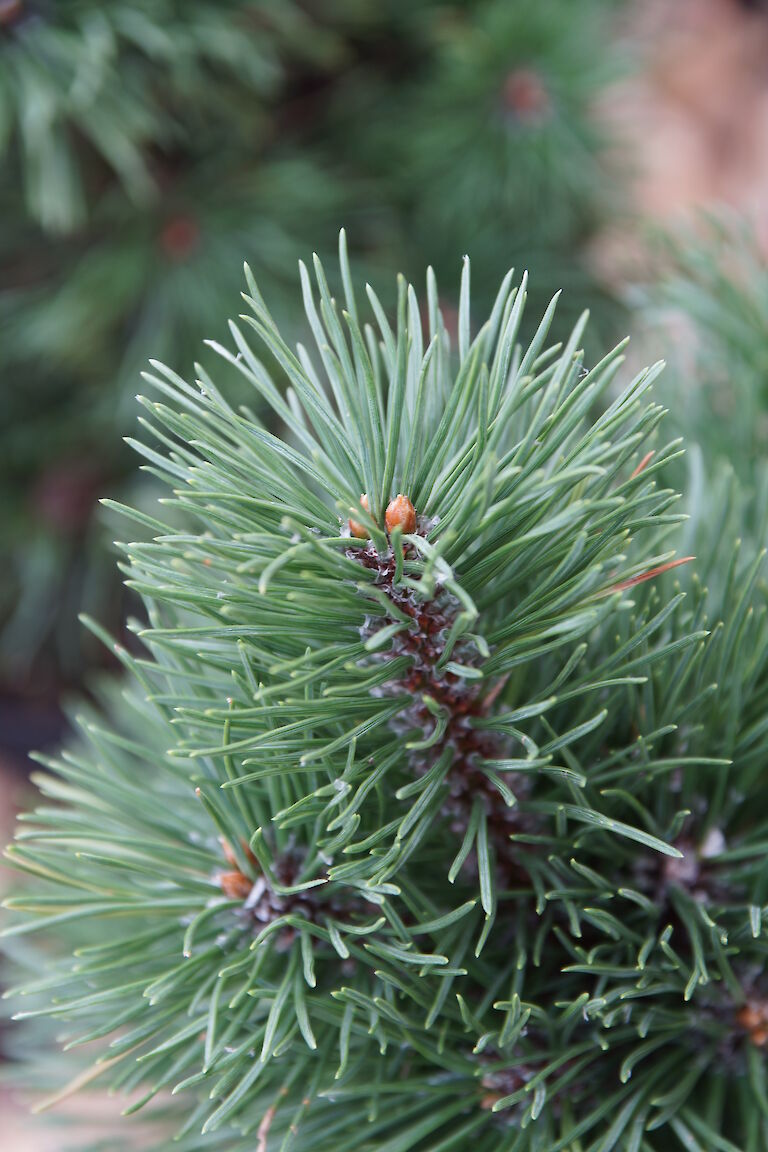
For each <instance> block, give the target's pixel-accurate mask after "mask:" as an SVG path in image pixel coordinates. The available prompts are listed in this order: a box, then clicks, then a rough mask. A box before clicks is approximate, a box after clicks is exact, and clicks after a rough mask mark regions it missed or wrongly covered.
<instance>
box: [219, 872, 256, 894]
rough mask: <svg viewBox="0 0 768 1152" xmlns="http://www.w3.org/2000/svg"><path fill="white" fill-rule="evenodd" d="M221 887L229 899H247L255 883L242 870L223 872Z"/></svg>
mask: <svg viewBox="0 0 768 1152" xmlns="http://www.w3.org/2000/svg"><path fill="white" fill-rule="evenodd" d="M219 887H220V888H221V890H222V892H223V893H224V895H225V896H226V897H227V899H228V900H247V899H248V897H249V896H250V894H251V889H252V888H253V883H252V882H251V881H250V880H249V879H248V877H247V876H244V875H243V873H242V872H222V874H221V876H219Z"/></svg>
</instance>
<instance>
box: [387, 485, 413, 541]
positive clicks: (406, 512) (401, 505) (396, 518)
mask: <svg viewBox="0 0 768 1152" xmlns="http://www.w3.org/2000/svg"><path fill="white" fill-rule="evenodd" d="M384 519H385V521H386V524H387V532H394V530H395V528H397V526H398V524H399V525H400V527H401V528H402V530H403V532H404V533H405V534H406V535H407V534H408V533H409V532H415V531H416V509H415V508H414V506H413V504H411V502H410V500H409V499H408V497H407V496H403V494H402V492H398V494H397V496H395V498H394V500H390V502H389V504H388V505H387V511H386V513H385V515H384Z"/></svg>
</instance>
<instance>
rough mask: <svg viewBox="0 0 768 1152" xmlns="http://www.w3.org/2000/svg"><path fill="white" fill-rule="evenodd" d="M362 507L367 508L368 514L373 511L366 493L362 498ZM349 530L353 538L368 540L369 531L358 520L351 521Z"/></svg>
mask: <svg viewBox="0 0 768 1152" xmlns="http://www.w3.org/2000/svg"><path fill="white" fill-rule="evenodd" d="M360 507H361V508H365V510H366V512H370V510H371V509H370V505H369V503H368V497H367V496H366V495H365V493H363V495H362V496H361V497H360ZM349 530H350V532H351V533H352V535H353V536H357V538H358V540H367V539H368V529H367V528H366V527H365V525H364V524H361V523H360V522H359V521H358V520H352V519H350V521H349Z"/></svg>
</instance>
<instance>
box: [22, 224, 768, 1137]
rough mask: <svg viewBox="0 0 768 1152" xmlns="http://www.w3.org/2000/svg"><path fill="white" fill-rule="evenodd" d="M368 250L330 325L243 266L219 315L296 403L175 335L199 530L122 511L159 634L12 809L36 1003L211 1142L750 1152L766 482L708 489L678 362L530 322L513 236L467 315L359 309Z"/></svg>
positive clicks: (155, 433)
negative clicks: (300, 317) (278, 305)
mask: <svg viewBox="0 0 768 1152" xmlns="http://www.w3.org/2000/svg"><path fill="white" fill-rule="evenodd" d="M341 256H342V261H341V267H342V275H341V280H342V282H343V284H344V292H343V296H344V303H343V305H342V304H340V303H338V302H337V301H335V300H334V299H332V298H331V296H330V295H329V293H328V291H327V288H326V281H325V277H324V274H323V272H322V268H321V266H320V265H319V264H318V265H317V266H316V281H317V282H316V286H315V287H313V286H312V284H311V282H310V278H309V276H308V274H307V273H306V272H305V270H302V283H303V290H304V300H305V305H306V307H307V313H308V323H309V328H310V330H311V331H312V333H313V336H314V339H315V342H316V349H315V351H314V352H313V353H312V354H310V353H309V352H308V351H305V350H304V349H303V348H299V350H298V352H297V353H296V354H294V352H293V351H291V349H290V348H289V347H288V345H287V344H285V343H284V341H283V339H282V337H281V335H280V333H279V330H278V329H277V327H276V326H275V324H274V321H273V320H272V318H271V316H270V313H269V312H268V311H267V308H266V305H265V304H264V302H263V300H262V297H261V295H260V294H259V292H258V290H257V288H256V285H255V283H254V282H253V279H252V278H251V277H250V275H249V276H248V293H247V295H246V303H247V305H248V309H249V311H248V313H247V314H246V315H245V316H244V317H243V318H242V323H241V324H240V325H238V326H235V325H233V326H232V340H233V342H234V347H235V349H236V350H237V356H236V357H235V356H234V355H233V354H232V353H230V352H228V351H226V349H225V348H220V349H218V350H219V351H220V352H221V353H222V355H223V357H224V359H225V360H226V361H227V362H228V363H229V364H230V366H232V367H235V368H236V369H237V370H238V371H239V373H240V374H241V375H242V376H243V378H244V379H245V380H246V381H247V383H248V384H249V385H250V387H251V388H252V389H253V390H254V392H255V394H256V395H257V396H259V397H260V402H261V404H262V405H265V406H269V407H270V408H272V410H273V412H274V413H275V415H276V416H277V417H278V418H279V420H280V421H281V423H282V425H283V427H284V430H285V431H284V435H283V436H282V437H278V436H276V435H275V434H273V433H272V432H270V431H269V430H268V425H267V423H266V421H264V422H262V421H261V420H260V419H259V418H258V417H257V416H255V415H254V414H253V413H252V412H251V411H249V410H248V409H246V408H235V407H233V406H232V405H230V404H229V402H228V400H227V398H226V396H225V395H224V394H223V393H222V392H221V391H219V389H218V388H217V386H216V384H215V383H214V381H213V379H212V378H211V377H210V376H209V375H208V374H207V373H206V372H204V371H202V370H200V372H199V373H198V383H197V385H196V386H193V385H190V384H188V383H186V382H185V381H184V380H183V379H182V378H180V377H179V376H177V375H176V374H175V373H174V372H172V371H170V370H169V369H166V368H163V367H161V366H160V365H155V366H154V370H153V372H152V373H151V374H149V375H148V377H147V380H148V382H149V384H150V385H151V386H152V389H153V393H154V396H155V398H154V399H153V398H148V399H145V400H143V404H144V406H145V409H146V411H147V419H146V421H145V424H146V430H147V432H148V433H151V435H152V442H151V443H142V444H140V445H137V447H138V448H139V450H140V451H141V452H142V453H143V454H144V456H145V458H146V459H147V461H148V465H149V468H150V470H151V471H152V472H154V473H155V474H156V476H157V477H158V478H160V479H162V480H163V482H164V483H166V484H167V485H168V486H169V487H170V489H171V490H172V494H171V495H169V496H168V497H167V498H166V500H165V501H164V504H165V505H166V507H167V511H168V516H169V517H173V523H175V524H178V523H182V524H183V528H182V529H181V530H179V528H178V527H173V525H172V524H171V523H170V522H169V523H168V524H166V523H165V522H164V518H165V514H164V513H163V512H162V511H152V513H151V514H147V513H145V512H141V513H131V512H130V511H129V510H127V509H125V510H124V511H126V513H127V514H128V515H129V516H131V517H132V520H133V524H134V525H135V527H136V529H137V538H136V539H135V541H134V542H132V543H127V544H125V545H123V546H122V550H123V553H124V557H125V560H124V567H125V571H126V573H127V576H128V581H129V584H130V585H131V586H132V587H133V588H134V589H135V590H136V591H137V592H138V593H139V594H140V595H141V596H142V598H143V600H144V603H145V606H146V610H147V614H148V618H149V626H148V627H142V626H137V627H138V628H139V630H140V632H141V637H142V639H143V641H144V644H145V645H146V651H147V654H146V655H145V656H143V657H141V658H135V657H132V656H129V655H128V654H127V653H126V652H125V651H124V650H123V649H120V650H119V653H118V654H119V656H120V658H121V659H122V660H123V662H124V663H125V665H126V666H127V668H128V670H129V674H130V675H129V687H128V689H127V694H126V698H125V700H120V699H119V698H115V699H114V700H113V701H111V702H110V703H109V705H108V706H107V707H105V709H104V711H103V712H102V713H101V714H98V713H95V714H89V715H86V717H85V718H84V721H83V725H82V728H83V734H82V738H81V742H80V744H79V745H77V746H75V747H74V748H73V749H71V750H70V751H68V752H65V753H64V754H63V755H62V756H61V757H58V758H55V759H54V760H53V761H51V762H50V765H49V772H48V773H46V774H45V775H44V776H42V777H41V778H40V781H39V782H40V786H41V788H42V790H43V792H44V794H45V796H46V802H45V804H44V806H43V807H41V808H40V809H39V810H38V812H37V813H36V814H34V815H32V816H31V817H29V818H28V819H27V820H25V821H24V823H23V825H22V829H23V830H22V832H21V834H20V836H19V837H18V838H17V841H16V843H15V845H14V846H13V847H12V848H11V850H10V854H11V858H12V859H13V861H14V862H15V863H16V864H18V865H19V866H20V867H22V868H23V869H25V870H27V871H29V872H30V873H32V875H33V877H34V878H35V879H33V881H32V882H31V883H30V884H29V886H28V887H27V888H25V889H24V890H23V891H22V892H20V893H19V895H18V896H17V897H15V898H14V899H13V900H12V901H11V904H12V906H13V907H15V908H17V909H20V910H24V911H25V912H26V913H27V916H25V917H24V918H23V919H21V920H20V921H19V922H18V926H17V927H16V928H13V929H11V931H12V932H17V933H22V934H26V933H28V932H30V931H39V932H41V933H42V939H43V941H45V947H46V948H47V949H48V950H49V952H50V956H51V958H50V959H48V960H47V961H46V965H45V971H44V973H43V974H42V978H41V979H40V980H38V981H37V983H36V984H35V985H34V986H33V987H32V988H30V989H28V995H29V996H30V997H31V1003H32V1008H31V1015H32V1016H33V1017H34V1018H35V1019H37V1018H38V1014H39V1015H41V1016H43V1017H45V1016H48V1015H52V1016H53V1017H54V1018H55V1019H57V1020H60V1021H61V1022H62V1025H61V1026H62V1027H63V1029H64V1035H65V1038H66V1039H67V1040H68V1042H70V1043H72V1042H75V1043H78V1042H83V1041H85V1040H88V1039H91V1040H98V1041H99V1043H100V1046H101V1051H102V1053H103V1056H104V1057H106V1061H105V1064H104V1068H103V1071H102V1073H101V1078H100V1081H99V1082H101V1083H103V1084H105V1085H106V1084H107V1083H109V1084H111V1085H112V1086H114V1087H118V1088H120V1089H121V1090H124V1091H129V1090H134V1089H135V1090H138V1093H139V1095H138V1100H139V1102H143V1101H146V1100H148V1099H149V1098H150V1097H152V1096H154V1095H155V1094H157V1093H160V1094H161V1098H162V1097H165V1094H166V1093H167V1091H168V1090H169V1089H173V1090H175V1091H177V1092H178V1093H179V1094H180V1095H181V1097H182V1101H181V1109H180V1113H179V1118H178V1124H179V1126H180V1127H181V1128H183V1130H184V1132H185V1138H184V1139H185V1140H186V1143H185V1142H184V1141H182V1143H181V1145H180V1147H182V1148H185V1149H188V1150H189V1152H192V1149H198V1148H200V1149H204V1148H209V1147H210V1148H219V1149H222V1150H223V1149H227V1150H228V1152H232V1150H236V1152H240V1149H242V1150H243V1152H245V1149H252V1148H253V1147H254V1146H255V1147H257V1148H258V1149H259V1152H264V1150H267V1152H276V1150H277V1149H286V1150H287V1149H289V1148H294V1149H296V1152H301V1150H302V1149H310V1148H311V1149H312V1150H313V1152H326V1150H327V1152H331V1149H334V1150H339V1152H352V1149H355V1150H360V1149H362V1150H364V1152H407V1150H409V1149H413V1150H414V1152H447V1150H448V1149H457V1150H458V1149H463V1148H466V1147H467V1146H469V1144H470V1143H471V1145H472V1146H473V1147H477V1149H478V1150H479V1152H610V1150H611V1149H615V1150H617V1152H619V1150H620V1152H673V1150H675V1152H677V1150H680V1149H685V1150H691V1149H693V1150H694V1152H696V1150H698V1149H702V1150H706V1152H709V1150H710V1149H713V1150H715V1149H716V1150H723V1152H733V1149H739V1150H740V1152H761V1150H762V1149H763V1148H764V1147H765V1144H766V1139H767V1138H768V1119H767V1117H768V1106H767V1105H766V1097H765V1089H764V1083H763V1078H764V1057H763V1046H764V1043H765V1041H768V1034H766V1036H765V1040H764V1039H763V1034H762V1030H761V1029H762V1024H761V1021H762V1018H763V1014H765V1015H766V1018H767V1019H768V989H766V987H765V985H764V975H763V969H764V961H765V905H766V894H765V885H766V880H767V879H768V877H766V870H765V845H766V842H767V840H768V836H767V833H768V828H767V825H768V809H767V808H766V799H765V789H764V788H763V787H762V786H761V771H762V765H763V761H764V756H765V750H766V733H768V722H766V720H765V714H766V704H768V699H767V696H768V676H767V669H766V659H767V657H766V653H767V652H768V647H767V646H766V617H765V593H766V586H765V572H764V562H763V556H762V554H759V555H757V556H756V557H755V555H754V554H753V553H752V549H751V547H745V548H744V549H739V548H737V547H735V546H734V545H733V544H732V543H731V539H732V532H733V530H734V528H736V521H737V520H738V519H739V518H740V519H741V520H742V521H743V524H744V527H745V529H747V530H748V532H749V534H750V535H751V536H755V537H757V538H762V537H763V536H764V529H765V507H766V505H765V500H764V498H762V496H761V498H759V499H757V498H755V499H753V500H752V501H751V502H750V501H745V500H744V498H742V497H740V496H739V495H738V492H737V490H736V489H735V488H734V486H733V484H732V482H730V481H728V480H727V479H723V480H722V481H719V482H717V483H711V484H707V486H706V487H705V488H704V489H703V490H701V491H698V490H697V486H696V484H695V483H694V484H693V491H692V498H691V507H692V508H693V509H694V510H695V511H696V513H697V514H696V515H695V516H694V517H693V519H692V520H691V521H688V522H687V523H681V516H680V514H679V511H678V509H677V503H676V496H675V494H674V492H672V491H670V490H669V489H668V488H666V487H665V484H664V476H665V474H666V473H667V472H668V471H669V468H670V466H671V464H672V461H673V460H674V459H675V458H676V457H677V456H678V455H679V444H678V443H677V442H672V443H669V444H666V445H665V441H664V439H663V436H662V437H660V434H659V423H660V419H661V416H662V410H661V409H660V408H659V407H658V405H656V404H655V403H654V402H653V400H652V399H650V389H651V386H652V384H653V382H654V379H655V377H656V375H657V374H658V368H654V369H651V370H649V371H645V372H642V373H640V374H639V375H638V376H637V377H636V378H635V379H634V380H631V381H629V382H627V383H625V384H624V385H623V386H622V387H621V388H619V385H618V383H617V379H618V373H619V369H620V366H621V359H622V358H621V350H620V349H618V350H616V351H614V352H612V353H610V354H608V355H607V356H606V357H604V358H603V359H602V360H600V361H599V362H597V363H589V364H585V362H584V356H583V353H582V352H581V351H580V347H581V344H582V334H583V328H584V320H582V321H580V322H579V323H578V324H577V326H576V329H575V330H574V332H573V334H572V336H571V338H570V339H569V340H568V342H567V343H566V345H565V346H564V347H559V346H550V345H549V344H548V340H547V330H548V327H549V324H550V322H551V319H552V314H553V312H552V309H550V310H549V311H548V312H547V315H546V316H545V318H544V320H543V321H542V323H541V325H540V326H539V328H538V330H537V332H536V335H535V337H534V339H533V342H532V344H530V346H526V344H525V343H523V344H521V343H520V342H519V340H518V333H519V330H520V326H521V323H522V311H523V306H524V301H525V292H524V286H523V287H521V288H518V289H513V288H512V287H511V285H512V280H511V278H510V277H507V278H506V279H505V281H504V283H503V285H502V288H501V290H500V292H499V295H498V297H497V299H496V303H495V305H494V307H493V309H492V311H491V314H490V317H489V319H488V320H487V322H486V323H485V324H484V325H483V326H482V327H481V328H480V329H479V330H478V331H477V333H476V335H473V329H472V327H471V325H470V308H469V266H468V264H466V265H465V269H464V274H463V279H462V287H461V290H460V293H459V295H460V300H461V306H460V309H459V315H458V322H457V328H458V348H457V349H456V350H451V347H450V342H449V339H448V336H447V334H446V330H445V324H444V322H443V319H442V316H441V313H440V310H439V307H438V299H437V290H436V286H435V282H434V279H433V278H432V276H431V275H430V276H429V277H428V282H427V298H426V303H425V304H424V305H421V306H420V304H419V301H418V299H417V296H416V294H415V293H414V291H413V290H412V289H411V288H409V287H408V286H407V285H406V283H405V282H404V281H402V280H401V281H400V282H399V284H398V306H397V312H396V315H397V319H396V322H395V323H394V324H393V325H392V326H390V322H389V321H388V319H387V317H386V313H385V311H384V310H383V309H382V308H381V306H380V305H379V303H378V300H377V298H376V297H375V295H374V294H373V293H369V298H370V299H369V303H370V309H371V312H370V322H364V319H365V318H364V316H363V314H362V305H361V302H360V301H359V300H356V298H355V296H354V295H353V293H352V286H351V277H350V273H349V269H348V265H347V261H346V252H345V245H344V243H343V238H342V249H341ZM367 315H368V310H366V316H367ZM423 316H425V317H426V321H425V322H423V321H422V317H423ZM254 335H255V337H256V339H257V340H258V343H259V349H260V351H261V353H262V354H264V353H266V354H267V355H268V357H269V359H270V361H272V362H275V363H277V364H278V365H279V367H280V369H281V370H282V372H283V373H284V374H285V376H287V378H288V381H289V384H288V389H287V391H283V389H282V388H280V387H278V386H276V385H275V384H274V383H273V381H272V379H271V377H270V376H269V374H268V372H267V370H266V369H265V367H264V365H263V363H262V361H261V360H260V359H259V354H260V353H259V350H257V348H256V347H255V346H254V343H252V340H253V337H254ZM596 412H597V413H599V414H598V415H595V413H596ZM654 451H655V455H650V453H652V452H654ZM363 492H364V493H366V494H367V496H368V505H369V510H368V511H366V509H365V508H363V507H361V505H360V503H359V501H360V494H361V493H363ZM761 492H762V489H761ZM397 493H403V494H405V495H406V496H407V497H408V498H409V499H410V500H411V501H412V503H413V505H414V507H415V511H416V520H415V525H414V529H415V530H414V531H410V530H406V531H403V527H402V526H400V525H398V526H394V524H393V522H392V520H391V519H390V523H389V530H387V526H386V520H385V510H387V509H388V506H389V503H390V501H391V500H392V499H393V498H394V497H395V496H396V494H397ZM389 512H390V516H391V512H392V510H391V508H389ZM159 517H162V519H160V518H159ZM348 517H351V518H352V519H353V520H354V521H355V522H357V524H360V525H362V527H361V528H359V529H358V528H357V527H355V529H354V532H355V533H356V534H354V535H350V534H349V529H348V528H347V518H348ZM727 520H728V521H730V524H729V527H728V529H726V528H725V527H724V525H725V524H726V521H727ZM407 527H408V528H410V527H411V526H410V525H408V526H407ZM680 543H684V544H685V545H686V548H689V549H690V550H691V551H694V552H695V553H696V554H697V556H698V557H699V559H698V560H697V561H695V562H691V563H690V564H689V565H685V566H683V567H682V568H680V569H679V570H678V571H676V572H675V573H674V574H673V573H672V571H671V570H670V569H671V567H672V565H673V564H674V563H675V561H673V559H672V557H673V556H674V553H673V551H672V550H671V547H670V545H671V546H672V547H674V546H675V544H680ZM742 551H743V552H744V557H743V559H742V555H741V553H742ZM681 559H682V558H681ZM111 1058H114V1062H112V1059H111ZM74 1070H75V1065H74V1064H73V1071H74ZM203 1130H204V1132H205V1133H206V1135H205V1136H204V1138H203V1139H202V1140H201V1139H200V1138H199V1133H200V1132H201V1131H203Z"/></svg>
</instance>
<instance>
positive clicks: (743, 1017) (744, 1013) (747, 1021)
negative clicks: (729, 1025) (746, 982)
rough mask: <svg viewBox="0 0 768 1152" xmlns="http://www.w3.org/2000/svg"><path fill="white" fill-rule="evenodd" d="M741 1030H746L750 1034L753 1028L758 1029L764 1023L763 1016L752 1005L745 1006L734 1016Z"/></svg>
mask: <svg viewBox="0 0 768 1152" xmlns="http://www.w3.org/2000/svg"><path fill="white" fill-rule="evenodd" d="M736 1019H737V1020H738V1022H739V1024H741V1026H742V1028H746V1029H747V1031H748V1032H752V1031H753V1030H754V1029H755V1028H759V1027H760V1025H761V1024H763V1023H764V1021H763V1015H762V1013H761V1012H759V1011H758V1009H757V1008H755V1006H754V1004H749V1003H748V1004H745V1005H744V1007H743V1008H740V1009H739V1012H738V1014H737V1016H736Z"/></svg>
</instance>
